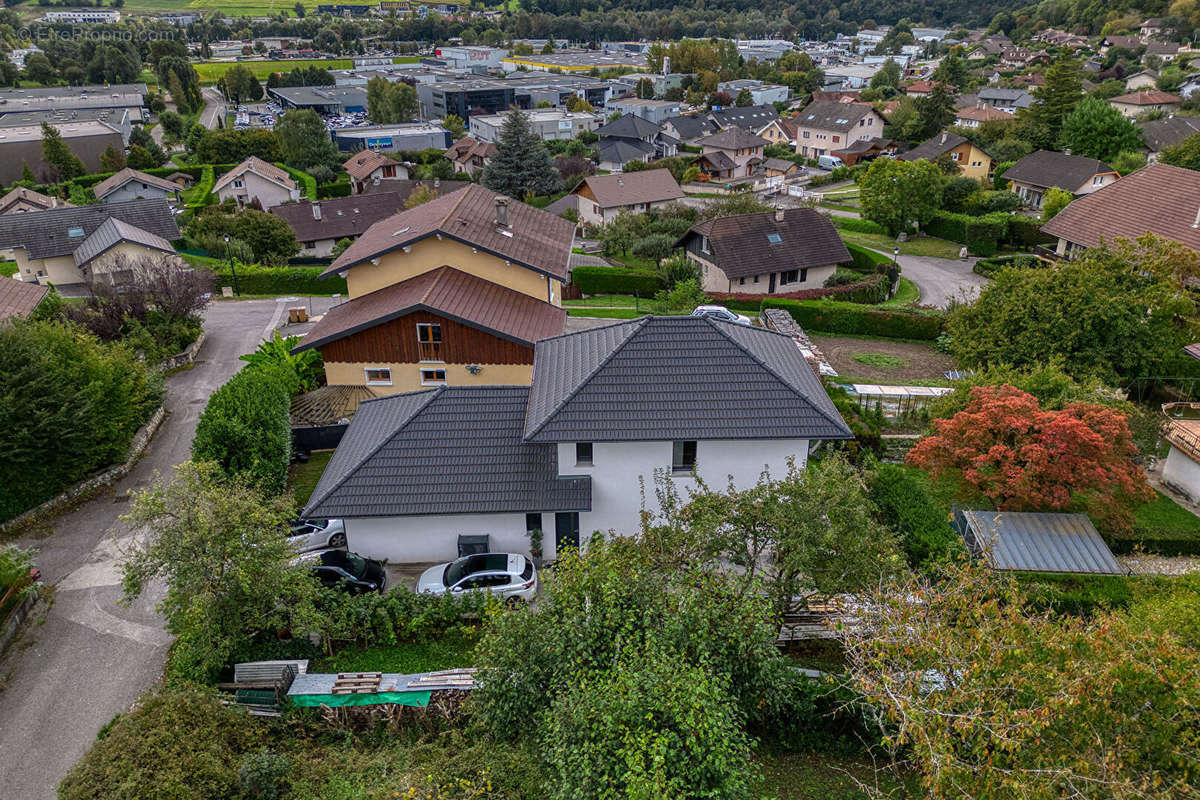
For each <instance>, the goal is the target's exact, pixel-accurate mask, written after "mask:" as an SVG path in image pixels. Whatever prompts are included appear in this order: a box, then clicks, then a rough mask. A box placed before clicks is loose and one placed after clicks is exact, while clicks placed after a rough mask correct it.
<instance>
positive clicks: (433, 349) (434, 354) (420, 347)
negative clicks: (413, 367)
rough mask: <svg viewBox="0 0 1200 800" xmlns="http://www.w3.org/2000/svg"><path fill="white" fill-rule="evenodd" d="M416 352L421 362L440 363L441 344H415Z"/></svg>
mask: <svg viewBox="0 0 1200 800" xmlns="http://www.w3.org/2000/svg"><path fill="white" fill-rule="evenodd" d="M417 352H418V353H419V355H420V356H421V360H422V361H441V360H442V343H441V342H417Z"/></svg>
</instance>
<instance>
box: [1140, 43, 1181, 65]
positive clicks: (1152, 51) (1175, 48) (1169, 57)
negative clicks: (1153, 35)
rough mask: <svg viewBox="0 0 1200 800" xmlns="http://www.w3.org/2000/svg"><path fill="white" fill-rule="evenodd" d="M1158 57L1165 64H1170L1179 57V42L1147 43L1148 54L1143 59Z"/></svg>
mask: <svg viewBox="0 0 1200 800" xmlns="http://www.w3.org/2000/svg"><path fill="white" fill-rule="evenodd" d="M1146 56H1157V57H1158V59H1159V60H1160V61H1162V63H1164V64H1170V63H1171V62H1172V61H1174V60H1175V59H1176V58H1178V57H1179V42H1147V43H1146V52H1144V53H1143V54H1142V57H1143V58H1145V57H1146Z"/></svg>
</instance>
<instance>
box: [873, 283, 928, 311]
mask: <svg viewBox="0 0 1200 800" xmlns="http://www.w3.org/2000/svg"><path fill="white" fill-rule="evenodd" d="M920 299H921V290H920V289H918V288H917V285H916V284H915V283H913V282H912V281H910V280H909V279H908V278H901V279H900V285H899V286H897V287H896V294H894V295H892V299H891V300H888V301H887V302H885V303H880V304H879V308H898V307H900V306H911V305H915V304H916V303H917V301H918V300H920Z"/></svg>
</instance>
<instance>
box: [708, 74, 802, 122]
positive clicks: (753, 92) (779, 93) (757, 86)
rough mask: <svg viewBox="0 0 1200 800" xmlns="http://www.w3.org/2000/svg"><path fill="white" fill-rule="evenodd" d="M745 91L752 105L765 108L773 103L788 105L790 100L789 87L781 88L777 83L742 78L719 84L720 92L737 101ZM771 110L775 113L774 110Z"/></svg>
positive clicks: (718, 89)
mask: <svg viewBox="0 0 1200 800" xmlns="http://www.w3.org/2000/svg"><path fill="white" fill-rule="evenodd" d="M743 90H745V91H746V93H747V94H749V95H750V103H751V104H752V105H755V106H764V107H765V106H769V105H771V104H773V103H786V102H787V99H788V87H786V86H780V85H779V84H777V83H763V82H762V81H756V80H752V79H749V78H741V79H738V80H733V81H723V82H721V83H718V84H717V91H718V92H725V94H727V95H729V96H730V97H732V98H734V99H735V100H736V99H737V97H738V95H739V94H741V92H742V91H743ZM771 110H772V111H774V108H772V109H771ZM735 124H736V123H735Z"/></svg>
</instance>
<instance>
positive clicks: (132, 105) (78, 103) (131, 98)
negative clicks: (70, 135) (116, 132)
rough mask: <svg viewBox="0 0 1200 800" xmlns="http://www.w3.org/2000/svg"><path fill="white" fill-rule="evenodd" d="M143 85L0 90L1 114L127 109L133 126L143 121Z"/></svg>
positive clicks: (144, 91) (144, 98) (144, 102)
mask: <svg viewBox="0 0 1200 800" xmlns="http://www.w3.org/2000/svg"><path fill="white" fill-rule="evenodd" d="M146 92H147V89H146V84H144V83H124V84H113V85H112V86H43V87H38V88H36V89H0V113H5V114H9V113H12V112H15V111H60V112H66V111H79V110H82V109H94V108H126V109H129V118H130V119H131V120H132V121H134V122H141V121H144V120H145V119H146V115H145V114H144V113H143V108H144V106H145V104H146Z"/></svg>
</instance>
